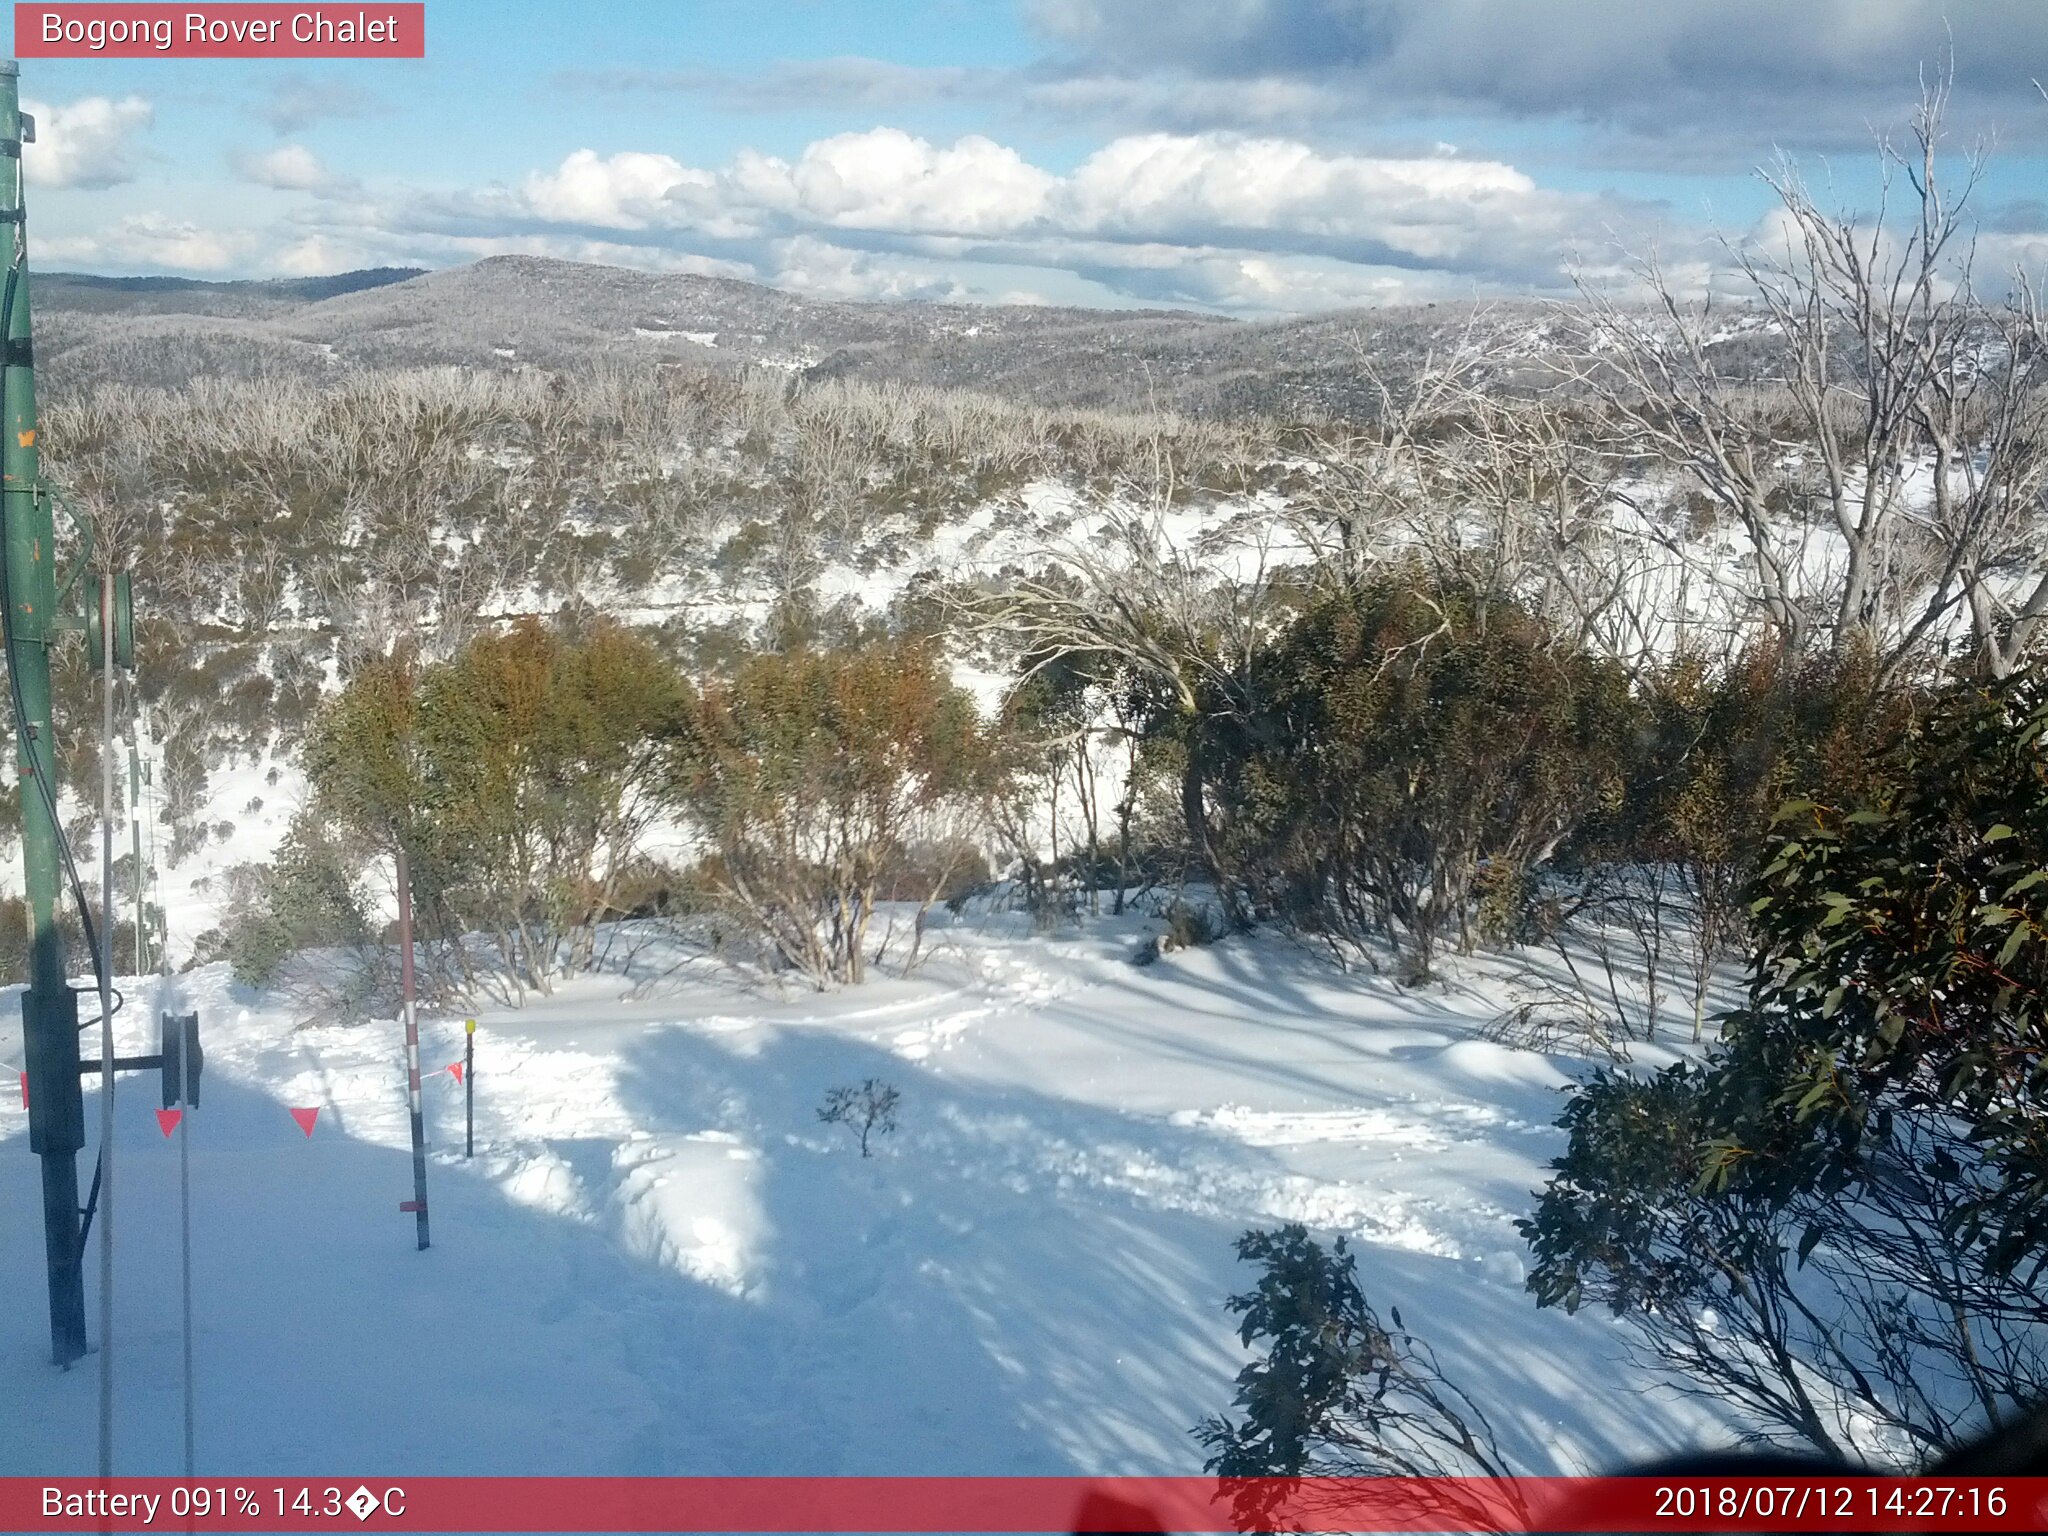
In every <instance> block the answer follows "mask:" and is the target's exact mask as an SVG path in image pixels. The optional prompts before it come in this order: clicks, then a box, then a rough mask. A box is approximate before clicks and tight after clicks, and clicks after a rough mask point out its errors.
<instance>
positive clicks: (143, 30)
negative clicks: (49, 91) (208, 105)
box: [14, 0, 427, 59]
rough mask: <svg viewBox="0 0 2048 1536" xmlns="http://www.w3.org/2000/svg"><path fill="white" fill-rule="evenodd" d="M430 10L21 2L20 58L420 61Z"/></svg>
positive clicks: (17, 24)
mask: <svg viewBox="0 0 2048 1536" xmlns="http://www.w3.org/2000/svg"><path fill="white" fill-rule="evenodd" d="M426 54H427V8H426V6H425V5H423V4H412V5H385V4H379V3H376V0H371V3H368V4H356V5H19V4H17V5H16V6H15V7H14V55H15V57H16V58H21V59H178V58H184V59H422V58H425V57H426Z"/></svg>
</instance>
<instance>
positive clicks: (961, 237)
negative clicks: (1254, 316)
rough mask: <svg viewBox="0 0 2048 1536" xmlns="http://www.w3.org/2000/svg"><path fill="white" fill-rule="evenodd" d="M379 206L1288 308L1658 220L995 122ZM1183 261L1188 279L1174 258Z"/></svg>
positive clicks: (730, 257) (1357, 167)
mask: <svg viewBox="0 0 2048 1536" xmlns="http://www.w3.org/2000/svg"><path fill="white" fill-rule="evenodd" d="M374 217H376V218H378V219H381V220H388V221H392V223H393V225H394V227H395V228H400V229H402V228H406V227H410V228H412V229H414V230H416V231H418V232H420V233H423V234H425V233H433V234H436V235H443V236H446V235H455V236H467V237H477V236H488V235H492V234H505V233H508V232H511V231H514V230H519V231H524V232H526V233H527V234H529V235H532V236H536V237H538V236H545V235H547V234H548V233H549V232H550V231H558V232H561V233H563V234H567V233H569V232H571V231H581V232H584V234H583V237H584V238H586V239H593V238H596V239H607V240H614V241H616V242H618V243H620V244H623V245H625V246H626V247H628V248H635V247H644V248H646V249H647V250H648V251H649V252H650V253H651V252H653V251H667V252H674V251H677V250H694V251H696V252H698V253H699V254H702V255H705V256H710V257H715V258H717V259H720V260H724V261H732V262H738V263H740V264H742V265H743V266H744V267H745V268H746V269H748V270H750V271H752V272H754V273H756V274H759V275H761V276H763V277H765V278H766V279H767V280H770V281H777V282H783V283H786V284H788V285H790V286H797V287H803V288H806V289H807V290H809V291H813V292H829V293H842V294H847V295H853V294H855V293H858V294H860V295H861V296H891V295H903V294H912V293H915V294H932V293H941V292H945V291H948V290H949V289H951V288H953V287H956V286H957V284H956V283H954V282H953V281H951V280H949V279H948V278H946V277H945V276H944V275H943V274H940V273H939V272H938V270H937V269H936V267H934V266H933V265H932V264H933V263H935V262H941V261H943V262H946V263H949V264H951V265H952V267H953V270H954V273H955V275H956V276H957V274H958V273H959V272H960V271H961V270H962V268H963V267H964V266H965V265H966V264H972V263H993V264H998V265H1005V266H1009V267H1033V266H1037V267H1054V268H1065V269H1066V270H1068V271H1072V272H1080V273H1083V274H1084V275H1085V276H1087V277H1088V278H1090V279H1091V280H1093V281H1096V282H1101V283H1105V284H1107V285H1108V286H1109V287H1111V288H1112V289H1113V290H1118V291H1127V292H1129V293H1131V294H1132V295H1134V296H1141V297H1151V296H1156V295H1159V294H1166V293H1173V294H1178V295H1180V299H1179V301H1180V302H1213V303H1219V304H1224V305H1227V306H1231V307H1245V308H1253V309H1266V308H1282V309H1284V308H1290V307H1303V308H1315V307H1322V306H1323V305H1325V304H1327V303H1330V302H1360V301H1361V300H1363V299H1364V298H1367V297H1379V296H1387V295H1389V294H1390V293H1391V292H1392V291H1393V290H1399V289H1401V288H1403V287H1405V288H1407V289H1409V290H1414V291H1420V290H1422V289H1425V288H1427V289H1429V290H1431V291H1440V290H1442V289H1444V288H1445V287H1446V285H1447V284H1448V285H1449V286H1453V287H1462V288H1463V289H1464V290H1466V291H1469V290H1470V289H1471V288H1472V287H1473V286H1474V285H1475V284H1482V285H1488V286H1492V287H1496V288H1500V287H1506V288H1527V287H1556V286H1558V285H1559V283H1560V282H1561V280H1562V279H1561V271H1562V267H1563V263H1564V261H1565V259H1566V255H1567V251H1568V249H1569V248H1570V246H1571V245H1572V244H1573V243H1574V242H1575V241H1576V240H1578V239H1581V238H1583V239H1594V238H1598V237H1599V235H1600V233H1601V232H1602V231H1603V230H1604V229H1605V228H1607V227H1609V226H1612V225H1616V224H1630V223H1638V224H1639V223H1642V222H1643V221H1644V220H1645V219H1646V218H1647V217H1648V216H1647V215H1646V214H1645V213H1644V212H1643V210H1641V209H1637V208H1633V207H1630V206H1628V205H1624V204H1620V203H1618V202H1615V201H1614V200H1612V199H1603V198H1600V197H1598V196H1595V195H1592V194H1587V193H1575V192H1560V191H1555V190H1551V189H1546V188H1544V187H1541V186H1539V185H1538V184H1537V183H1536V182H1535V181H1534V180H1533V179H1532V178H1531V177H1529V176H1528V175H1526V174H1525V173H1523V172H1521V171H1519V170H1517V169H1516V168H1515V167H1513V166H1511V165H1508V164H1505V163H1503V162H1500V161H1495V160H1482V159H1465V158H1461V157H1459V156H1457V155H1456V154H1454V153H1445V152H1444V146H1433V148H1432V150H1431V152H1429V153H1427V154H1417V155H1409V156H1371V155H1354V154H1332V153H1328V152H1325V151H1322V150H1318V149H1315V148H1313V147H1311V146H1309V145H1307V144H1304V143H1300V142H1297V141H1294V140H1290V139H1283V138H1275V137H1259V138H1252V137H1245V136H1242V135H1236V134H1224V133H1206V134H1165V133H1152V134H1137V135H1129V136H1126V137H1123V138H1120V139H1117V140H1114V141H1113V142H1111V143H1109V144H1107V145H1105V146H1104V147H1103V148H1101V149H1100V150H1098V151H1097V152H1095V153H1094V154H1092V155H1090V156H1089V157H1088V158H1087V159H1086V160H1084V161H1083V162H1082V163H1081V164H1080V165H1079V166H1078V167H1076V168H1075V169H1074V170H1073V171H1072V172H1071V173H1068V174H1065V175H1061V174H1057V173H1055V172H1052V171H1049V170H1046V169H1043V168H1042V167H1039V166H1036V165H1033V164H1031V163H1030V162H1028V161H1027V160H1026V159H1025V158H1024V157H1023V156H1022V155H1020V154H1019V153H1018V152H1017V151H1016V150H1015V149H1012V148H1010V147H1008V146H1005V145H1002V144H998V143H996V142H994V141H993V140H990V139H988V138H984V137H981V136H979V135H968V136H966V137H963V138H961V139H958V140H956V141H954V142H953V143H951V144H935V143H932V142H930V141H928V140H925V139H922V138H919V137H917V136H915V135H913V134H909V133H905V132H903V131H902V130H900V129H895V128H876V129H872V130H869V131H866V132H862V133H847V134H839V135H835V136H833V137H831V138H827V139H821V140H818V141H816V142H814V143H812V144H810V145H809V146H807V147H806V148H805V149H804V150H803V151H802V152H801V153H800V154H798V155H797V156H795V157H794V158H792V159H783V158H780V157H776V156H770V155H763V154H759V153H756V152H752V151H742V152H741V153H740V154H738V155H736V156H735V157H734V159H733V160H732V161H731V162H730V163H729V164H728V165H726V166H724V167H722V168H718V169H708V168H703V167H694V166H689V165H686V164H684V163H683V162H682V161H680V160H678V159H676V158H675V157H673V156H671V155H667V154H660V153H651V152H628V153H621V154H613V155H609V156H603V155H599V154H597V153H596V152H595V151H593V150H589V149H581V150H577V151H576V152H575V153H573V154H570V155H568V156H567V157H565V158H564V159H563V160H562V162H561V163H560V164H559V165H558V166H556V167H555V168H554V169H553V170H549V171H541V172H536V173H534V174H532V175H530V176H528V177H526V178H525V179H524V180H523V181H522V182H520V183H519V184H517V185H516V186H515V187H510V188H507V187H498V188H493V189H488V190H486V191H482V192H479V193H475V194H468V195H464V196H458V197H454V198H422V199H419V200H417V201H416V202H415V203H413V204H412V205H410V206H401V207H397V208H392V209H386V210H383V211H382V213H381V214H379V215H375V216H374ZM828 253H830V254H828ZM884 258H889V259H888V260H885V259H884ZM891 260H893V261H894V262H895V265H891V264H890V261H891ZM906 261H909V262H914V265H909V266H906V265H904V263H905V262H906ZM1347 267H1355V268H1356V269H1357V271H1355V272H1353V273H1352V274H1351V275H1350V276H1349V277H1347V276H1345V269H1346V268H1347ZM1181 268H1186V269H1188V282H1187V284H1186V285H1185V286H1184V287H1183V286H1177V285H1176V284H1175V283H1174V282H1172V281H1169V280H1163V279H1162V278H1161V277H1160V275H1159V274H1162V273H1168V272H1171V271H1173V270H1175V269H1181ZM1197 269H1199V271H1197ZM1404 271H1405V272H1406V273H1407V274H1408V276H1407V277H1406V278H1405V279H1404V277H1403V273H1404ZM1119 274H1130V275H1131V276H1130V279H1129V281H1128V283H1126V281H1125V280H1124V279H1123V278H1121V277H1120V276H1119ZM1297 281H1299V282H1300V283H1301V285H1302V286H1301V288H1300V290H1299V291H1298V292H1294V291H1293V289H1292V288H1291V287H1290V285H1291V284H1293V283H1295V282H1297ZM1204 294H1214V295H1215V297H1214V298H1203V297H1201V295H1204ZM1290 294H1292V298H1293V300H1294V301H1298V302H1290Z"/></svg>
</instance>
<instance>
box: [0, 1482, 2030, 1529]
mask: <svg viewBox="0 0 2048 1536" xmlns="http://www.w3.org/2000/svg"><path fill="white" fill-rule="evenodd" d="M170 1529H178V1530H185V1531H308V1530H321V1531H354V1530H363V1531H418V1532H426V1531H448V1532H476V1531H522V1532H523V1531H563V1532H582V1531H687V1532H698V1531H745V1532H770V1531H792V1532H795V1531H802V1532H852V1531H905V1532H941V1531H957V1532H1023V1531H1055V1532H1056V1531H1077V1530H1078V1531H1180V1532H1190V1533H1209V1532H1215V1533H1228V1532H1235V1531H1244V1530H1274V1529H1291V1530H1304V1531H1530V1532H1563V1531H1586V1532H1591V1531H1603V1532H1604V1531H1674V1532H1678V1531H1746V1530H1755V1531H2039V1530H2043V1529H2048V1478H1875V1477H1755V1478H1745V1477H1720V1476H1715V1477H1680V1476H1645V1477H1598V1478H1519V1479H1492V1478H1258V1479H1233V1480H1229V1481H1222V1482H1219V1481H1218V1480H1217V1479H1215V1478H1210V1477H1179V1478H1175V1477H1124V1478H1118V1477H1108V1478H1081V1477H826V1478H806V1477H672V1478H576V1477H510V1478H508V1477H474V1478H458V1477H404V1478H390V1477H375V1476H358V1475H355V1474H350V1475H347V1476H339V1477H313V1478H277V1477H243V1478H231V1477H219V1478H209V1479H206V1480H204V1481H195V1480H189V1479H177V1478H115V1479H112V1480H110V1481H107V1482H100V1481H98V1480H96V1479H89V1478H48V1479H37V1478H26V1477H14V1478H0V1530H7V1531H52V1532H56V1531H163V1530H170Z"/></svg>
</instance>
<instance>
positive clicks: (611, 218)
mask: <svg viewBox="0 0 2048 1536" xmlns="http://www.w3.org/2000/svg"><path fill="white" fill-rule="evenodd" d="M710 181H711V178H710V176H708V175H707V174H706V173H704V172H702V171H692V170H690V169H689V168H688V167H687V166H685V165H683V164H682V163H681V162H680V161H678V160H675V159H673V158H671V157H670V156H668V155H651V154H640V153H634V152H630V151H629V152H626V153H622V154H616V155H612V156H609V157H604V156H600V155H599V154H598V153H597V152H596V151H595V150H589V149H579V150H577V151H576V152H575V153H574V154H572V155H570V156H569V157H568V158H567V159H566V160H564V161H563V162H562V163H561V165H560V167H559V168H557V169H556V170H554V171H552V172H549V173H546V174H542V173H538V172H536V173H535V174H534V175H531V176H529V177H527V178H526V181H525V183H524V185H523V187H522V189H521V190H522V194H523V197H524V201H525V204H526V206H527V207H528V208H529V209H530V210H531V211H532V212H533V213H534V214H535V215H537V216H538V217H540V218H542V219H546V220H550V221H554V222H557V223H565V224H596V225H600V226H602V227H603V228H606V229H645V228H647V227H648V225H649V224H652V223H656V222H659V220H660V217H661V215H662V214H663V213H664V212H665V209H664V206H663V199H664V198H667V197H669V196H671V195H672V194H673V193H675V192H676V191H678V190H680V189H681V188H683V187H685V186H691V185H709V184H710Z"/></svg>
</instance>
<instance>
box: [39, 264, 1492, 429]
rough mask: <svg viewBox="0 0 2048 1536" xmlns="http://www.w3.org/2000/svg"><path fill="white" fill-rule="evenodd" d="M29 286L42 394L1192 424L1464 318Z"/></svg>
mask: <svg viewBox="0 0 2048 1536" xmlns="http://www.w3.org/2000/svg"><path fill="white" fill-rule="evenodd" d="M35 291H36V303H37V308H38V314H39V323H38V338H37V350H38V354H39V356H40V357H41V359H42V360H43V365H44V368H45V371H46V373H47V375H48V380H47V385H46V387H47V388H49V389H53V390H66V389H82V388H86V387H90V386H91V385H92V384H94V383H96V382H100V381H103V380H118V381H122V382H128V383H137V384H161V385H170V386H176V385H179V384H182V383H184V382H186V381H187V380H189V379H191V378H193V377H195V376H198V375H203V374H209V373H220V374H226V375H230V376H237V377H250V376H265V375H272V374H280V373H282V374H295V375H301V376H311V377H319V376H323V375H324V376H332V374H333V371H334V370H336V369H344V370H346V369H356V368H386V367H402V366H418V365H432V364H457V365H462V366H468V367H478V368H520V367H537V368H543V369H563V368H571V367H576V366H578V365H581V364H586V363H589V362H591V361H593V360H597V359H602V358H614V359H638V360H654V361H658V362H663V363H671V364H676V365H680V366H685V367H694V368H710V369H721V368H733V367H767V368H775V369H781V370H786V371H788V372H789V373H791V374H792V375H798V374H803V375H809V376H815V377H830V378H861V379H895V380H904V381H911V382H918V383H927V384H933V385H937V386H941V387H949V388H962V389H973V390H978V391H982V392H986V393H990V394H995V395H1000V396H1004V397H1007V398H1012V399H1019V400H1027V401H1030V402H1033V403H1036V404H1042V405H1049V406H1065V407H1075V406H1103V407H1130V406H1135V405H1144V404H1148V403H1151V404H1157V405H1160V406H1168V407H1173V408H1177V409H1180V410H1183V411H1186V412H1189V413H1191V414H1196V415H1203V416H1235V415H1241V414H1245V413H1271V414H1278V415H1284V416H1290V417H1292V416H1303V415H1322V414H1331V415H1338V416H1358V415H1363V414H1369V413H1370V411H1371V410H1372V408H1373V404H1374V399H1375V397H1374V394H1373V392H1372V391H1371V390H1370V389H1368V388H1366V386H1365V382H1364V379H1363V377H1362V371H1361V369H1360V368H1359V366H1358V364H1359V356H1360V351H1361V349H1362V348H1363V349H1366V350H1369V351H1370V352H1372V353H1373V355H1374V356H1375V357H1376V358H1378V359H1379V361H1380V362H1381V364H1382V366H1384V367H1387V368H1389V369H1390V370H1391V371H1393V372H1395V373H1397V374H1398V373H1399V372H1400V371H1402V367H1403V365H1404V363H1405V362H1407V361H1409V360H1412V359H1414V358H1419V357H1420V356H1422V355H1423V354H1424V353H1425V352H1426V351H1427V350H1428V348H1429V346H1430V344H1431V342H1432V341H1433V340H1434V339H1435V338H1437V337H1439V336H1440V335H1441V333H1442V331H1443V330H1444V329H1445V327H1446V325H1447V324H1449V323H1450V322H1451V321H1452V320H1453V319H1454V318H1457V317H1459V316H1462V315H1464V314H1467V313H1469V306H1446V307H1445V308H1444V309H1442V310H1438V309H1437V308H1436V307H1435V306H1427V307H1414V308H1406V309H1384V310H1361V311H1353V312H1348V313H1343V314H1335V315H1321V316H1315V317H1312V318H1308V319H1302V320H1289V321H1273V322H1263V323H1248V322H1240V321H1235V320H1230V319H1225V318H1222V317H1218V316H1215V315H1208V314H1199V313H1194V312H1189V311H1181V310H1158V309H1151V310H1099V309H1078V308H1063V307H1056V306H1033V305H986V306H984V305H969V304H932V303H922V302H918V303H854V302H846V301H838V300H828V299H813V298H807V297H804V296H802V295H799V294H794V293H788V292H784V291H782V290H780V289H775V288H768V287H764V286H762V285H760V284H756V283H745V282H737V281H734V280H732V279H728V278H714V277H699V276H693V275H688V274H663V273H649V272H641V271H636V270H632V269H628V268H623V267H609V266H599V265H592V264H587V263H580V262H568V261H556V260H551V259H546V258H541V257H532V256H495V257H490V258H488V259H486V260H483V261H478V262H475V263H472V264H470V265H467V266H461V267H451V268H447V269H445V270H441V271H434V272H423V271H419V270H417V269H412V268H391V267H386V268H377V269H373V270H370V271H362V272H347V273H342V274H339V275H337V276H334V277H321V278H295V279H280V280H274V281H259V282H238V283H223V282H204V281H199V280H195V279H190V278H159V277H132V278H103V277H91V276H84V275H78V274H70V273H52V274H47V275H39V276H38V277H37V279H36V290H35Z"/></svg>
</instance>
